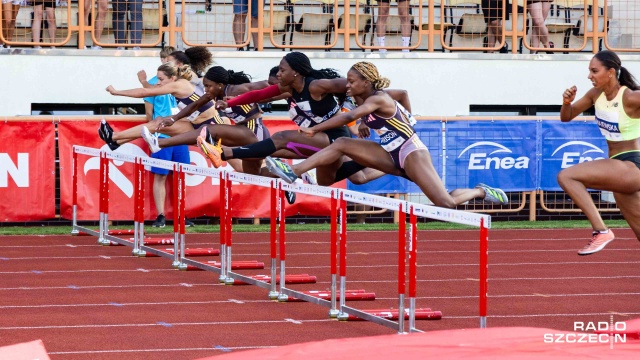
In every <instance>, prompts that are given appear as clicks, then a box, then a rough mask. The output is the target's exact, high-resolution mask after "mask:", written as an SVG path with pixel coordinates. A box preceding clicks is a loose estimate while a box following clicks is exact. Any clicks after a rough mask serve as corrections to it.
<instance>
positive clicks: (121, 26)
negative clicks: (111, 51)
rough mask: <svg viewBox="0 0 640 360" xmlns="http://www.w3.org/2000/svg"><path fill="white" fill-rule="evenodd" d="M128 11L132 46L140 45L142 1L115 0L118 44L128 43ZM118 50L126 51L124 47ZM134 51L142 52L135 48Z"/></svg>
mask: <svg viewBox="0 0 640 360" xmlns="http://www.w3.org/2000/svg"><path fill="white" fill-rule="evenodd" d="M127 10H129V12H130V14H131V16H130V19H131V27H130V31H131V32H130V38H131V39H130V41H131V44H136V45H140V43H141V42H142V0H113V27H114V28H115V32H114V37H115V40H116V44H119V45H124V44H126V43H127ZM118 50H124V46H118ZM133 50H140V47H139V46H134V47H133Z"/></svg>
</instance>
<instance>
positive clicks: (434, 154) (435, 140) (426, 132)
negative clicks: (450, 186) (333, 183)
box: [347, 120, 442, 194]
mask: <svg viewBox="0 0 640 360" xmlns="http://www.w3.org/2000/svg"><path fill="white" fill-rule="evenodd" d="M414 128H415V130H416V132H417V133H418V136H419V137H420V140H422V142H423V143H424V144H425V146H426V147H427V149H429V152H430V153H431V160H432V161H433V165H434V166H435V168H436V170H437V171H438V175H440V176H441V177H442V122H441V121H435V120H432V121H428V120H423V121H418V123H417V124H416V125H415V126H414ZM371 133H372V135H371V140H373V141H376V142H377V141H379V138H378V135H377V134H376V133H375V132H374V131H372V132H371ZM347 189H349V190H356V191H362V192H366V193H369V194H387V193H400V194H404V193H421V192H422V190H420V188H418V186H417V185H416V184H414V183H413V182H411V181H409V180H407V179H405V178H401V177H397V176H391V175H385V176H383V177H381V178H379V179H377V180H374V181H371V182H369V183H366V184H363V185H354V184H353V183H351V182H350V181H348V182H347Z"/></svg>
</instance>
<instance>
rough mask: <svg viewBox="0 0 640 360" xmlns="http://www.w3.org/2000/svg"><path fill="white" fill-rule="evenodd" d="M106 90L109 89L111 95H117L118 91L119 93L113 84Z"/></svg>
mask: <svg viewBox="0 0 640 360" xmlns="http://www.w3.org/2000/svg"><path fill="white" fill-rule="evenodd" d="M106 90H107V91H108V92H109V94H111V95H116V93H117V91H116V89H114V88H113V86H111V85H109V86H107V89H106Z"/></svg>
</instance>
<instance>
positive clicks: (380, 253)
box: [0, 229, 640, 359]
mask: <svg viewBox="0 0 640 360" xmlns="http://www.w3.org/2000/svg"><path fill="white" fill-rule="evenodd" d="M616 235H617V236H618V238H617V239H616V241H614V242H612V243H611V244H609V245H608V246H607V248H606V249H605V250H603V251H601V252H600V253H597V254H594V255H590V256H587V257H580V256H578V255H577V254H576V251H577V250H578V249H579V248H581V247H582V246H584V245H585V244H586V242H587V241H588V236H589V230H587V229H575V230H516V231H513V230H511V231H506V230H491V231H490V232H489V237H490V238H489V291H488V292H489V316H488V319H487V322H488V326H489V327H498V326H500V327H502V326H517V327H522V326H527V327H543V328H553V329H558V330H563V331H572V330H573V323H574V321H582V322H598V321H606V322H608V321H609V320H610V318H611V316H612V315H613V317H614V320H615V321H625V320H630V319H633V318H638V317H640V303H639V302H638V301H637V299H638V295H640V281H638V280H639V278H640V266H639V265H640V244H639V243H638V241H637V240H636V239H635V237H634V236H633V234H632V233H631V231H630V230H628V229H618V230H616ZM396 237H397V233H396V232H350V233H349V235H348V257H347V261H348V265H347V280H348V283H347V284H348V285H347V288H349V289H366V290H367V292H375V293H376V298H377V299H376V301H373V302H368V301H366V302H358V303H355V302H350V303H349V305H350V306H355V307H358V308H362V309H367V308H369V309H373V308H391V307H397V283H396V280H395V279H396V278H397V268H396V266H397V264H396V261H397V254H396V251H397V250H396V249H397V244H396V241H397V240H396ZM478 237H479V235H478V231H421V232H420V233H419V235H418V252H419V254H418V265H419V268H418V299H417V306H418V307H431V308H432V309H434V310H440V311H442V312H443V318H442V320H437V321H419V322H418V324H417V326H418V328H419V329H421V330H424V331H431V330H447V329H461V328H476V327H478V324H479V318H478V316H477V315H478V258H479V254H478V248H479V246H478ZM268 238H269V236H268V234H260V233H258V234H256V233H242V234H234V238H233V241H234V248H233V253H234V260H257V261H262V262H265V264H269V263H270V262H269V258H268V253H269V247H268ZM217 244H219V238H218V236H217V235H216V234H189V235H187V245H188V246H190V247H217ZM166 247H167V246H164V247H162V248H166ZM287 251H288V254H287V273H288V274H292V273H308V274H310V275H315V276H317V277H318V283H317V284H315V285H292V286H291V287H293V288H296V289H301V290H326V289H328V288H329V285H330V284H329V279H330V277H329V266H328V265H329V234H328V233H311V232H306V233H289V234H287ZM194 259H196V260H199V261H207V260H217V259H218V258H217V257H210V258H194ZM242 273H246V274H251V275H252V274H265V273H266V270H249V271H243V272H242ZM0 276H1V278H2V282H1V283H0V346H4V345H9V344H16V343H21V342H27V341H32V340H36V339H42V341H43V342H44V344H45V346H46V348H47V351H48V352H49V355H50V357H51V358H52V359H87V358H91V359H195V358H202V357H207V356H213V355H216V354H223V353H227V352H235V351H239V350H243V349H259V348H268V347H276V346H282V345H287V344H294V343H300V342H305V341H316V340H324V339H339V338H348V337H360V336H373V335H383V334H393V330H391V329H388V328H385V327H382V326H379V325H376V324H371V323H366V322H346V323H345V322H337V321H334V320H330V319H328V317H327V309H326V308H324V307H320V306H317V305H314V304H308V303H286V304H285V303H277V302H272V301H269V300H268V299H267V292H266V291H265V290H263V289H260V288H257V287H254V286H246V285H245V286H225V285H220V284H219V283H218V281H217V275H216V274H212V273H208V272H202V271H194V272H183V271H177V270H173V269H171V268H170V261H168V260H167V259H163V258H137V257H133V256H132V255H131V248H129V247H122V246H118V247H115V246H111V247H103V246H100V245H97V244H96V242H95V238H91V237H71V236H39V237H26V236H7V237H2V238H0Z"/></svg>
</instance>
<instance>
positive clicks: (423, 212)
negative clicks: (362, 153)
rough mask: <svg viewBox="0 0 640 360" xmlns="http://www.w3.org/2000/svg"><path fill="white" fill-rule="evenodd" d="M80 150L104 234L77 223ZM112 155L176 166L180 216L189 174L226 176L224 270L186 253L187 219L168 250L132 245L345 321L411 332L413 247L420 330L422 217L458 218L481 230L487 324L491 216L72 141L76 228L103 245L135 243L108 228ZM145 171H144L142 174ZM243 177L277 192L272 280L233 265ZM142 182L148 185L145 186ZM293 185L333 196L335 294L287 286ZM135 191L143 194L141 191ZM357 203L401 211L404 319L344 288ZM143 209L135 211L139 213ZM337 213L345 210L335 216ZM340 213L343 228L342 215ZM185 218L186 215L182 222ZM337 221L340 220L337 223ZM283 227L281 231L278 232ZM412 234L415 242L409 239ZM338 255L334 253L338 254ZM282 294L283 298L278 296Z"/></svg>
mask: <svg viewBox="0 0 640 360" xmlns="http://www.w3.org/2000/svg"><path fill="white" fill-rule="evenodd" d="M77 154H83V155H89V156H96V157H98V156H99V157H100V175H101V184H100V206H99V208H100V213H99V222H100V230H99V231H98V232H96V231H94V230H91V229H88V228H85V227H82V226H79V225H78V224H77V207H76V206H77V164H78V162H77ZM108 160H119V161H124V162H131V163H134V164H136V165H137V166H136V170H137V173H136V176H142V175H140V174H139V173H143V169H142V167H143V166H154V167H159V168H164V169H167V170H173V171H176V169H177V170H178V171H177V174H176V176H177V177H178V180H177V181H178V184H179V186H178V188H179V194H178V195H177V197H178V199H179V204H175V206H176V211H177V212H178V216H179V218H181V219H184V196H185V192H184V189H185V185H186V184H185V182H184V176H185V174H193V175H202V176H207V177H211V178H215V177H218V178H219V179H220V195H221V198H220V204H221V206H220V259H221V264H220V268H218V267H215V266H211V265H208V264H203V263H201V262H198V261H194V260H191V259H187V258H185V256H184V249H185V238H184V223H182V224H181V230H180V234H178V233H177V232H176V231H175V230H176V228H175V227H174V253H173V254H169V253H166V252H163V251H160V250H158V249H155V248H152V247H149V246H145V245H144V240H143V238H140V239H139V241H140V242H139V246H137V245H138V241H134V245H133V246H134V251H135V249H136V248H137V250H138V254H141V253H145V254H146V252H150V253H153V254H155V255H157V256H161V257H166V258H170V259H173V265H174V267H175V266H176V264H178V265H177V266H178V268H180V269H186V267H187V266H188V265H191V266H194V267H197V268H200V269H202V270H206V271H211V272H214V273H217V274H219V275H220V277H219V280H220V281H221V282H225V283H227V284H233V282H234V281H235V280H239V281H242V282H245V283H249V284H253V285H256V286H259V287H262V288H265V289H268V290H270V291H269V298H270V299H278V300H279V301H286V300H288V298H289V297H290V296H291V297H295V298H298V299H301V300H305V301H307V302H311V303H315V304H318V305H322V306H325V307H329V308H330V310H329V316H331V317H337V318H338V319H341V320H345V319H347V318H348V316H349V315H352V316H357V317H359V318H361V319H364V320H368V321H371V322H374V323H377V324H380V325H383V326H387V327H390V328H393V329H396V330H397V331H398V333H405V314H406V312H405V295H406V294H405V293H406V291H405V288H406V273H405V270H406V261H407V260H406V259H407V256H406V255H407V252H408V253H409V256H408V258H409V263H410V264H409V302H410V306H409V309H408V315H409V332H414V331H419V330H417V329H416V328H415V310H416V309H415V283H416V281H417V273H416V268H415V266H416V257H417V249H416V246H417V241H416V240H417V226H416V218H417V217H424V218H429V219H434V220H441V221H446V222H453V223H457V224H464V225H470V226H475V227H479V228H480V249H481V251H480V301H479V303H480V326H481V327H486V312H487V305H486V300H487V267H488V263H487V253H488V243H487V240H488V229H489V228H490V227H491V217H490V216H489V215H484V214H477V213H470V212H465V211H460V210H453V209H444V208H440V207H436V206H430V205H423V204H417V203H412V202H408V201H402V200H397V199H392V198H388V197H383V196H378V195H372V194H365V193H360V192H356V191H351V190H344V189H337V188H331V187H324V186H317V185H305V184H295V183H294V184H287V183H285V182H283V181H281V180H274V179H272V178H266V177H261V176H257V175H249V174H243V173H235V172H232V173H230V172H226V171H223V170H218V169H211V168H203V167H198V166H194V165H186V164H179V165H177V167H176V163H173V162H170V161H164V160H157V159H152V158H149V157H136V156H133V155H129V154H121V153H116V152H111V151H101V150H99V149H93V148H87V147H83V146H74V147H73V166H72V169H73V170H72V171H73V174H72V175H73V179H74V180H73V181H74V185H73V186H74V194H73V197H74V198H73V230H72V233H76V234H77V233H78V231H80V230H81V231H84V232H86V233H89V234H91V235H94V236H98V242H99V243H101V244H109V242H116V243H119V244H122V245H127V246H132V244H131V242H130V241H126V240H123V239H120V238H118V237H115V236H111V235H109V233H108V191H109V188H108V183H109V167H110V166H111V165H110V163H109V161H108ZM138 172H139V173H138ZM141 181H142V180H141V179H140V180H139V181H137V184H138V185H140V184H141ZM233 181H237V182H240V183H243V184H250V185H256V186H260V187H265V188H269V189H270V193H271V205H272V213H271V236H270V237H271V281H270V283H268V282H265V281H261V280H257V279H254V278H252V277H248V276H245V275H242V274H238V273H236V272H233V271H232V270H231V259H232V242H231V220H232V213H231V191H232V183H233ZM142 185H143V184H142ZM285 190H286V191H294V192H296V193H300V194H307V195H312V196H318V197H321V198H327V199H330V200H331V203H332V206H331V207H332V210H331V213H332V214H331V215H332V233H331V237H332V241H331V243H332V244H331V247H332V257H333V256H335V257H336V259H332V266H331V267H332V274H331V275H332V279H331V300H330V301H329V300H324V299H320V298H318V297H315V296H311V295H308V294H305V293H302V292H300V291H296V290H293V289H290V288H287V287H286V284H285V283H286V282H285V278H286V276H285V274H286V266H285V260H286V229H285V224H286V222H285V220H286V219H285V211H284V207H285V205H284V195H283V194H284V191H285ZM136 195H137V192H136ZM347 202H353V203H358V204H362V205H371V206H374V207H377V208H382V209H386V210H390V211H398V212H400V213H401V224H400V225H399V229H398V234H399V235H398V236H399V245H398V246H399V247H398V249H399V254H398V257H399V263H398V267H399V274H398V279H399V280H398V312H399V314H398V321H397V322H394V321H392V320H388V319H385V318H382V317H380V316H375V315H372V314H369V313H367V312H365V311H361V310H358V309H356V308H353V307H349V306H346V304H345V295H346V294H345V293H346V290H345V289H346V281H347V279H346V255H347V254H346V241H347V237H346V236H347V234H346V233H347V231H346V217H347V216H346V203H347ZM140 205H142V204H138V203H137V202H136V205H134V207H135V206H138V207H140ZM137 211H138V209H136V213H135V214H138V212H137ZM337 213H339V216H338V215H337ZM407 214H409V216H410V227H409V230H407V229H406V226H405V223H406V216H407ZM276 218H277V221H278V222H279V226H278V229H277V230H278V231H277V232H276V224H275V222H276ZM337 218H339V219H340V220H339V226H338V220H337ZM140 219H141V220H142V221H141V222H142V224H138V227H137V229H136V235H137V237H142V236H144V231H143V229H144V228H143V226H144V217H143V216H141V217H140ZM182 222H184V220H182ZM334 223H335V224H334ZM277 233H279V235H280V236H276V234H277ZM337 235H339V238H340V247H339V248H340V249H339V251H338V250H337V249H336V250H335V251H334V250H333V248H334V247H336V248H337ZM276 237H278V238H279V239H278V242H279V245H280V248H279V250H280V251H279V260H280V287H279V290H278V291H276V273H277V259H276V257H275V253H276ZM407 237H408V238H409V242H408V245H407V241H406V240H407ZM338 252H339V254H340V289H339V291H340V304H339V309H337V305H336V303H337V301H336V299H337V294H338V293H337V291H338V290H337V284H336V272H335V271H334V268H335V264H334V261H333V260H337V256H338ZM334 253H335V254H334ZM276 295H277V296H276Z"/></svg>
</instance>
